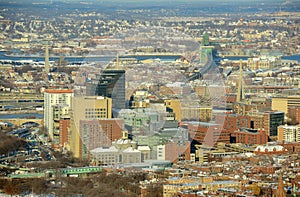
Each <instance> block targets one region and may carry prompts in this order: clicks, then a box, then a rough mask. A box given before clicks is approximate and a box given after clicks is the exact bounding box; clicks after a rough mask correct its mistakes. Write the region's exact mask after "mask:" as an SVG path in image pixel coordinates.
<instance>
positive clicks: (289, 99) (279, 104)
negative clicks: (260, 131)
mask: <svg viewBox="0 0 300 197" xmlns="http://www.w3.org/2000/svg"><path fill="white" fill-rule="evenodd" d="M293 106H300V96H299V95H293V96H281V97H273V98H272V110H278V111H282V112H284V114H287V113H288V108H290V107H293Z"/></svg>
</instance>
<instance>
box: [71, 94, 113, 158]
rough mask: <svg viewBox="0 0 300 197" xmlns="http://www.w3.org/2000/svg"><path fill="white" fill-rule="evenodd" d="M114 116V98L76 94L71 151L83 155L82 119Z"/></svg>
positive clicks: (75, 154) (73, 109) (73, 108)
mask: <svg viewBox="0 0 300 197" xmlns="http://www.w3.org/2000/svg"><path fill="white" fill-rule="evenodd" d="M111 117H112V99H111V98H105V97H101V96H76V97H74V98H73V99H72V112H71V119H72V120H71V127H70V132H69V135H70V151H71V152H73V154H74V156H75V157H77V158H79V157H81V150H82V149H81V148H80V144H81V143H82V138H83V137H85V136H81V131H80V121H82V120H100V119H107V118H111Z"/></svg>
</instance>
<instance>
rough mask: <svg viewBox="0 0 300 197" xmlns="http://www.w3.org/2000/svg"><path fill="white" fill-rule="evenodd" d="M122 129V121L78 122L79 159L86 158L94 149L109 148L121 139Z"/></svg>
mask: <svg viewBox="0 0 300 197" xmlns="http://www.w3.org/2000/svg"><path fill="white" fill-rule="evenodd" d="M123 128H124V120H122V119H101V120H80V129H79V130H80V136H81V140H80V142H79V143H80V145H79V146H80V157H81V158H88V157H89V153H90V150H93V149H95V148H99V147H110V146H111V145H112V142H113V141H115V140H117V139H119V138H121V137H122V130H123Z"/></svg>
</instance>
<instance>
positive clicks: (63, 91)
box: [45, 89, 74, 94]
mask: <svg viewBox="0 0 300 197" xmlns="http://www.w3.org/2000/svg"><path fill="white" fill-rule="evenodd" d="M45 92H46V93H51V94H62V93H73V92H74V91H73V90H67V89H65V90H56V89H46V90H45Z"/></svg>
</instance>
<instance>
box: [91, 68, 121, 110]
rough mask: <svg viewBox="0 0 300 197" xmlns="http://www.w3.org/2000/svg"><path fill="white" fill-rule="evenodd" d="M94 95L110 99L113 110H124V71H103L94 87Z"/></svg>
mask: <svg viewBox="0 0 300 197" xmlns="http://www.w3.org/2000/svg"><path fill="white" fill-rule="evenodd" d="M95 95H98V96H104V97H108V98H111V99H112V107H113V109H124V108H125V106H126V99H125V70H104V71H103V72H102V73H101V75H100V79H99V82H98V84H97V86H96V90H95Z"/></svg>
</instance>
